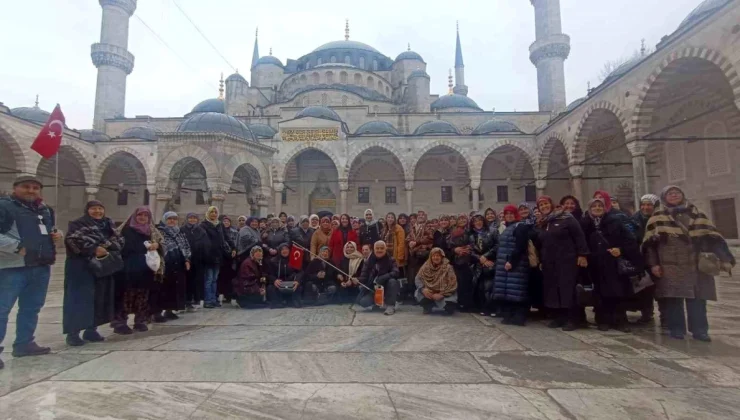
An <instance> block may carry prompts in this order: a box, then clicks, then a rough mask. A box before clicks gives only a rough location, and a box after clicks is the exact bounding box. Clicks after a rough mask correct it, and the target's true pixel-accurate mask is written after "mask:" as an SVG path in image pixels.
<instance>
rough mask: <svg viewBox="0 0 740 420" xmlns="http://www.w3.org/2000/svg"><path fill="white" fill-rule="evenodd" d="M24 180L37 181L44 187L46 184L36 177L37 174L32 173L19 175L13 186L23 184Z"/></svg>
mask: <svg viewBox="0 0 740 420" xmlns="http://www.w3.org/2000/svg"><path fill="white" fill-rule="evenodd" d="M24 182H35V183H37V184H39V187H41V188H44V184H42V183H41V181H39V179H38V178H36V177H35V176H31V175H23V176H19V177H18V178H16V179H15V181H13V186H14V187H15V186H17V185H18V184H22V183H24Z"/></svg>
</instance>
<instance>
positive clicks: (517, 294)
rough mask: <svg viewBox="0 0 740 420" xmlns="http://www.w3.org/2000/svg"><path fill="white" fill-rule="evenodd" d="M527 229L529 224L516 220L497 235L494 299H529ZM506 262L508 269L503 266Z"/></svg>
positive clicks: (513, 300)
mask: <svg viewBox="0 0 740 420" xmlns="http://www.w3.org/2000/svg"><path fill="white" fill-rule="evenodd" d="M502 225H503V224H502ZM529 229H530V226H529V225H526V224H524V223H522V222H516V223H512V224H510V225H508V226H505V228H504V231H503V233H501V235H500V236H499V241H498V252H497V253H496V280H495V282H494V286H493V291H494V292H493V298H494V300H500V301H506V302H526V301H527V300H528V299H529V294H528V290H529V256H528V254H527V243H528V242H529ZM507 262H508V263H510V264H511V270H509V271H506V268H505V267H506V263H507Z"/></svg>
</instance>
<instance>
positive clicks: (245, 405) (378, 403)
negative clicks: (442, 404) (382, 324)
mask: <svg viewBox="0 0 740 420" xmlns="http://www.w3.org/2000/svg"><path fill="white" fill-rule="evenodd" d="M395 418H397V417H396V413H395V410H394V408H393V404H392V403H391V401H390V399H389V398H388V393H387V391H386V390H385V388H384V387H383V385H364V384H275V383H271V384H264V383H262V384H223V385H221V386H220V387H219V388H218V390H216V392H215V393H213V395H212V396H211V397H210V398H208V400H207V401H206V402H204V403H203V404H201V405H200V407H198V410H197V411H196V412H195V413H193V415H192V416H191V417H190V419H198V420H221V419H235V420H236V419H240V420H241V419H250V420H274V419H287V420H309V419H314V420H345V419H347V420H355V419H356V420H360V419H367V420H384V419H389V420H390V419H395Z"/></svg>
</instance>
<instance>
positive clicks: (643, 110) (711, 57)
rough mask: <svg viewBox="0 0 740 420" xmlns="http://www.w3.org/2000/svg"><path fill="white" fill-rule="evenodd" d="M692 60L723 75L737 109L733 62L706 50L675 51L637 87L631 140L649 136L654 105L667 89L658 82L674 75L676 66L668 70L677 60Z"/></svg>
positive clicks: (738, 83)
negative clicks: (702, 61)
mask: <svg viewBox="0 0 740 420" xmlns="http://www.w3.org/2000/svg"><path fill="white" fill-rule="evenodd" d="M686 58H695V59H700V60H704V61H707V62H710V63H712V64H714V65H715V66H716V67H717V68H718V69H719V70H720V71H721V72H722V74H724V76H725V79H726V80H727V82H728V84H729V86H730V88H731V89H732V94H733V96H734V99H735V105H736V107H737V108H738V109H740V76H738V71H737V69H736V68H735V66H734V65H733V64H732V61H731V60H729V59H728V58H727V57H725V56H724V55H722V54H721V53H720V52H718V51H716V50H713V49H710V48H705V47H684V48H683V49H680V50H675V51H673V52H671V53H670V54H669V55H668V56H666V57H665V58H664V59H663V61H661V62H660V64H658V66H657V67H656V68H655V69H654V70H653V71H652V73H650V75H649V76H648V78H647V79H646V80H645V82H643V83H642V85H641V86H640V88H639V89H640V93H639V95H638V97H637V101H636V103H635V113H634V115H633V117H632V127H633V129H632V132H630V133H629V135H630V137H635V138H638V139H639V138H642V137H644V136H646V135H647V134H648V133H649V130H650V126H651V124H652V120H653V114H654V112H655V105H656V104H657V102H658V99H659V98H660V97H661V95H662V94H663V93H664V92H665V90H666V88H668V87H669V85H668V84H667V83H661V80H659V78H660V77H661V76H665V75H668V76H670V73H671V72H673V71H675V66H671V64H674V63H675V62H676V61H677V60H681V59H686Z"/></svg>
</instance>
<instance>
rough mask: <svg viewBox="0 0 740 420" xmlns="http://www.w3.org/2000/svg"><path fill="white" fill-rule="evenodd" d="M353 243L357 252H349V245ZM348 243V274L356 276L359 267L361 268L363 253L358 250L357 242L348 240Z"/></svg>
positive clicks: (345, 253) (346, 255) (345, 254)
mask: <svg viewBox="0 0 740 420" xmlns="http://www.w3.org/2000/svg"><path fill="white" fill-rule="evenodd" d="M349 244H352V245H354V246H355V252H353V253H351V254H348V253H347V245H349ZM347 245H345V246H344V250H343V251H344V258H346V259H348V260H349V265H348V269H347V274H349V276H350V277H355V274H357V269H358V268H360V264H362V254H361V253H360V252H359V251H357V244H356V243H354V242H352V241H349V242H347Z"/></svg>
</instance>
